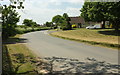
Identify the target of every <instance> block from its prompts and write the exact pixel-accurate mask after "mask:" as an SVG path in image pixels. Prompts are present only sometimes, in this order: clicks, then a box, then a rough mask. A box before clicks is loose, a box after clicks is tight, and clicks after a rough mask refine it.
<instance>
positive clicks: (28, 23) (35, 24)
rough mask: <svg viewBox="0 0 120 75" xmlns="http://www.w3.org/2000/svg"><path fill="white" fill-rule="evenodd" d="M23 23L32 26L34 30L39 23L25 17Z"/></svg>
mask: <svg viewBox="0 0 120 75" xmlns="http://www.w3.org/2000/svg"><path fill="white" fill-rule="evenodd" d="M23 24H24V25H25V26H27V27H31V28H32V30H34V27H36V26H37V23H36V22H34V21H33V20H29V19H24V20H23Z"/></svg>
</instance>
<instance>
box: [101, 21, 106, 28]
mask: <svg viewBox="0 0 120 75" xmlns="http://www.w3.org/2000/svg"><path fill="white" fill-rule="evenodd" d="M101 27H102V29H105V21H103V23H102V26H101Z"/></svg>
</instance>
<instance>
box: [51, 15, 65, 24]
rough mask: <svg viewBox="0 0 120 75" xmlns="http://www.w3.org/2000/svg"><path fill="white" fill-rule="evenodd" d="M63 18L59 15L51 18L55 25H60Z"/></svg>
mask: <svg viewBox="0 0 120 75" xmlns="http://www.w3.org/2000/svg"><path fill="white" fill-rule="evenodd" d="M63 20H64V18H63V17H62V16H61V15H56V16H54V17H53V18H52V22H53V23H55V24H56V25H57V26H60V25H61V23H62V22H63Z"/></svg>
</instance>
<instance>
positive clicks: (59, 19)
mask: <svg viewBox="0 0 120 75" xmlns="http://www.w3.org/2000/svg"><path fill="white" fill-rule="evenodd" d="M52 22H53V23H55V24H56V25H57V27H58V26H60V27H61V29H63V30H68V29H71V25H70V23H69V17H68V15H67V13H64V14H63V16H61V15H56V16H54V17H53V18H52Z"/></svg>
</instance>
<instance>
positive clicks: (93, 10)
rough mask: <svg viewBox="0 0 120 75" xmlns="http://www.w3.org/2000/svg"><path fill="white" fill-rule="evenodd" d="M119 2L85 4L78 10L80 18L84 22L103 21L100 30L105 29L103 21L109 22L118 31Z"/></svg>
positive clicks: (119, 17)
mask: <svg viewBox="0 0 120 75" xmlns="http://www.w3.org/2000/svg"><path fill="white" fill-rule="evenodd" d="M119 9H120V2H85V3H84V5H83V8H82V9H81V10H80V11H81V12H82V13H81V16H82V17H83V18H84V19H85V20H86V21H95V22H101V21H103V24H102V28H105V21H110V22H112V24H113V25H114V26H115V29H116V30H118V29H117V28H119V24H120V23H119V22H120V16H119V12H118V11H120V10H119Z"/></svg>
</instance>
